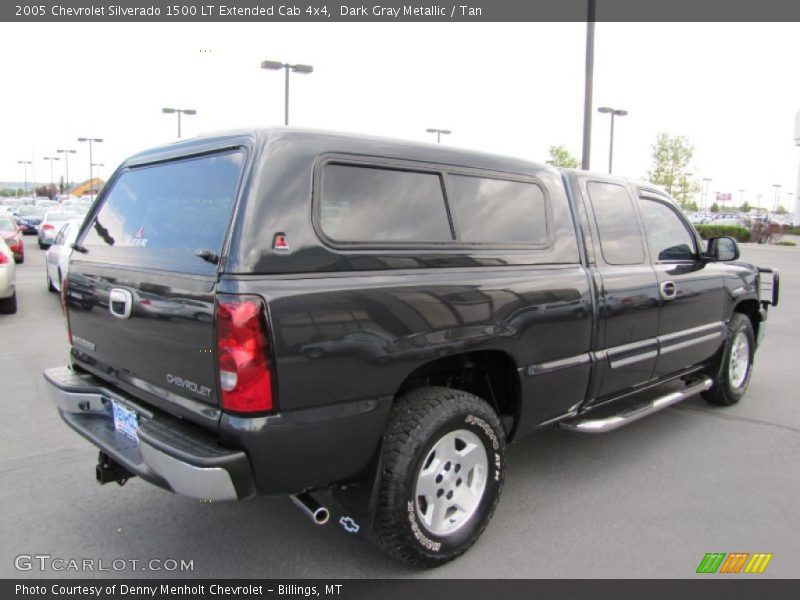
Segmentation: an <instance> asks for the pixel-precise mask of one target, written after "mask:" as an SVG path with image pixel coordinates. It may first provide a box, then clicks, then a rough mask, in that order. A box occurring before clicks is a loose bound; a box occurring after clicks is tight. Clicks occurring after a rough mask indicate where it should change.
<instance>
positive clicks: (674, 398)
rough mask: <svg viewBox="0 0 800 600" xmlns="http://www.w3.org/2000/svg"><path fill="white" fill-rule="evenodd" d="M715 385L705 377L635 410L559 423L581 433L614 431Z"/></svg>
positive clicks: (560, 425)
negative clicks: (600, 417)
mask: <svg viewBox="0 0 800 600" xmlns="http://www.w3.org/2000/svg"><path fill="white" fill-rule="evenodd" d="M713 385H714V382H713V380H712V379H711V378H710V377H704V378H703V379H700V380H698V381H695V382H693V383H691V384H689V385H688V386H687V387H686V388H684V389H682V390H679V391H677V392H671V393H669V394H666V395H665V396H661V397H660V398H656V399H655V400H651V401H650V402H648V403H647V404H645V405H644V406H641V407H636V408H635V409H634V410H631V411H628V412H625V411H623V412H620V413H617V414H616V415H612V416H610V417H605V418H602V419H586V418H578V419H571V420H568V421H562V422H561V423H559V424H558V426H559V427H560V428H562V429H566V430H568V431H577V432H579V433H606V432H607V431H614V430H615V429H619V428H620V427H624V426H625V425H628V424H629V423H633V422H634V421H638V420H639V419H641V418H643V417H646V416H647V415H650V414H653V413H654V412H658V411H660V410H663V409H665V408H668V407H670V406H672V405H673V404H677V403H678V402H680V401H681V400H686V398H689V397H691V396H694V395H695V394H699V393H700V392H704V391H706V390H708V389H710V388H711V386H713Z"/></svg>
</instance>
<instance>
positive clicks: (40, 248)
mask: <svg viewBox="0 0 800 600" xmlns="http://www.w3.org/2000/svg"><path fill="white" fill-rule="evenodd" d="M45 248H47V246H45V245H44V244H43V243H42V242H39V250H44V249H45Z"/></svg>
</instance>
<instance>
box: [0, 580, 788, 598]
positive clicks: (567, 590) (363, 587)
mask: <svg viewBox="0 0 800 600" xmlns="http://www.w3.org/2000/svg"><path fill="white" fill-rule="evenodd" d="M799 591H800V584H798V582H797V581H788V580H763V581H758V580H754V579H748V580H740V581H734V580H732V579H718V580H715V581H711V580H698V579H696V580H678V581H664V580H646V579H641V580H614V579H605V580H600V581H591V580H581V579H577V580H563V579H562V580H556V579H552V580H533V579H513V580H509V579H500V580H487V579H474V580H470V579H462V580H455V579H407V580H398V579H380V580H352V579H351V580H346V579H345V580H327V581H326V580H319V579H307V580H296V581H285V580H258V579H255V580H212V579H197V580H174V579H173V580H152V579H151V580H124V579H83V580H78V579H67V580H53V579H39V580H35V581H21V580H4V581H0V593H2V597H3V598H6V599H10V598H15V599H19V600H22V599H28V600H78V599H81V600H85V599H87V598H95V599H98V600H123V599H124V600H148V599H149V600H222V599H224V598H237V599H241V600H262V599H269V598H280V599H281V600H304V599H306V598H325V599H329V600H361V599H370V600H372V599H378V598H379V599H380V600H427V599H431V600H441V598H458V599H459V600H486V599H487V598H503V600H515V599H517V598H525V599H528V598H543V599H548V600H551V599H552V600H572V599H577V598H592V599H593V600H629V599H630V600H642V599H643V598H647V599H648V600H662V599H670V600H672V599H674V598H681V600H738V599H739V598H743V599H744V598H748V599H749V598H754V597H761V598H769V599H770V600H790V599H791V600H794V599H795V598H797V597H798V592H799Z"/></svg>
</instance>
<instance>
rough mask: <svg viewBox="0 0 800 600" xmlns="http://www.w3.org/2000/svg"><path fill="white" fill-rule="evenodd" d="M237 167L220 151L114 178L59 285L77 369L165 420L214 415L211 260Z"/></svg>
mask: <svg viewBox="0 0 800 600" xmlns="http://www.w3.org/2000/svg"><path fill="white" fill-rule="evenodd" d="M243 163H244V151H243V150H227V151H224V152H219V153H214V154H209V155H204V156H200V157H192V158H184V159H181V160H175V161H169V162H162V163H158V164H153V165H144V166H139V167H136V168H130V169H125V170H123V171H122V172H121V173H120V174H119V175H118V176H117V177H116V178H115V180H114V182H113V185H112V187H111V188H110V190H109V191H108V193H107V194H105V195H104V197H103V198H102V199H101V203H100V206H99V208H98V210H97V211H96V212H95V213H94V214H93V216H92V217H91V218H90V219H89V220H88V222H87V224H86V226H85V228H84V231H83V232H82V234H81V236H79V238H78V241H77V246H78V248H77V249H76V251H75V252H73V253H72V258H71V262H70V270H69V275H68V277H67V282H68V285H67V292H66V296H67V302H68V307H69V315H68V317H69V326H70V331H71V334H72V341H73V359H74V360H75V361H76V362H77V363H78V364H80V365H81V366H84V367H86V368H87V369H88V370H90V371H92V372H93V373H95V374H96V375H99V376H101V377H103V378H104V379H106V380H107V381H109V382H110V383H114V384H117V385H120V386H121V387H123V388H124V389H128V390H131V389H134V388H135V390H137V391H138V390H141V392H142V394H141V396H142V397H144V398H145V399H148V400H150V401H153V402H155V403H156V404H158V405H160V406H161V407H162V408H166V409H167V410H169V411H170V412H174V413H179V414H185V413H186V409H187V407H189V406H192V407H194V410H190V411H189V412H194V413H197V412H198V411H197V408H196V407H197V406H198V405H201V406H202V405H213V406H215V407H216V406H218V390H217V387H218V383H217V376H216V369H215V364H214V356H215V354H214V351H213V348H214V291H215V287H216V282H217V265H216V262H215V260H214V257H215V256H217V255H219V254H220V252H221V248H222V244H223V241H224V237H225V234H226V231H227V229H228V225H229V222H230V219H231V214H232V212H233V209H234V204H235V198H236V195H237V191H238V188H239V183H240V179H241V173H242V166H243ZM198 251H201V254H202V253H205V255H206V256H211V257H212V258H211V260H204V259H203V258H200V257H199V256H198V255H197V252H198ZM187 401H188V402H187ZM192 401H194V402H192ZM200 412H203V411H200ZM206 412H207V411H206ZM214 413H215V411H212V412H211V413H209V415H207V416H210V414H214Z"/></svg>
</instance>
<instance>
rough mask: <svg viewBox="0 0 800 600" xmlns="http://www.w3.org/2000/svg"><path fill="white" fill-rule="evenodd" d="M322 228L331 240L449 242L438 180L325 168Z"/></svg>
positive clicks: (412, 174) (432, 176)
mask: <svg viewBox="0 0 800 600" xmlns="http://www.w3.org/2000/svg"><path fill="white" fill-rule="evenodd" d="M319 219H320V227H321V228H322V232H323V233H324V234H325V235H326V236H327V237H328V238H330V239H331V240H333V241H335V242H366V243H380V242H449V241H451V240H452V239H453V236H452V233H451V231H450V222H449V220H448V218H447V209H446V207H445V203H444V193H443V192H442V180H441V176H440V175H438V174H434V173H421V172H416V171H403V170H399V169H385V168H377V167H364V166H353V165H340V164H328V165H326V166H325V168H324V170H323V173H322V191H321V194H320V216H319Z"/></svg>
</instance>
